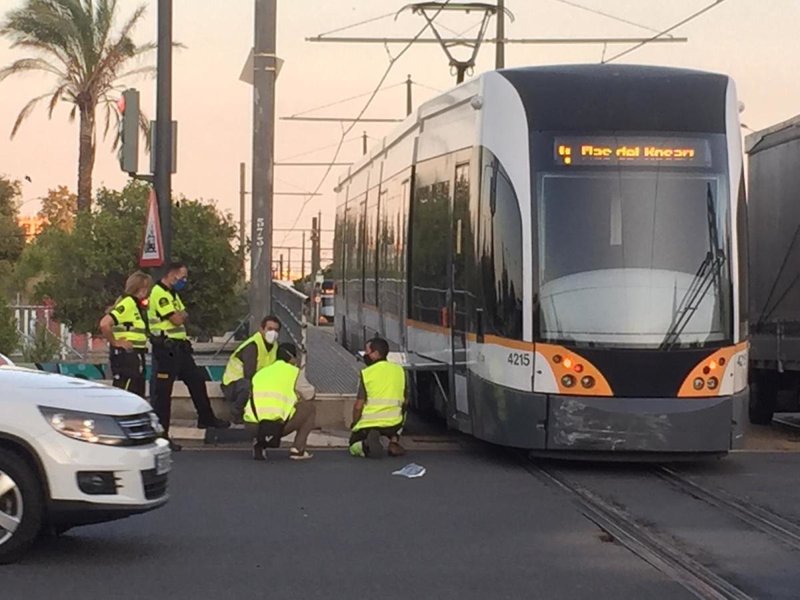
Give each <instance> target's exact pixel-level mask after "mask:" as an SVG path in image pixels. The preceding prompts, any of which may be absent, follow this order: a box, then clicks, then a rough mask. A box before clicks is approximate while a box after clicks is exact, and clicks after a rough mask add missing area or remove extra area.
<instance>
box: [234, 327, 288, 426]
mask: <svg viewBox="0 0 800 600" xmlns="http://www.w3.org/2000/svg"><path fill="white" fill-rule="evenodd" d="M280 331H281V322H280V321H279V320H278V317H275V316H272V315H270V316H268V317H264V319H262V321H261V328H260V329H259V330H258V331H257V332H256V333H254V334H253V335H251V336H250V337H249V338H247V339H246V340H245V341H244V342H242V344H241V345H240V346H239V347H238V348H236V350H234V352H233V354H232V355H231V357H230V359H228V365H227V366H226V367H225V373H224V375H223V376H222V393H223V394H224V395H225V400H227V401H228V402H229V403H230V407H231V420H232V421H233V422H234V423H241V422H242V412H243V411H244V405H245V404H246V403H247V400H248V399H249V398H250V391H251V389H252V386H251V380H252V379H253V375H255V374H256V373H257V372H258V371H260V370H261V369H263V368H264V367H268V366H269V365H271V364H272V363H274V362H275V361H276V360H277V357H278V335H280Z"/></svg>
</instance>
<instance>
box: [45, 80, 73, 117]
mask: <svg viewBox="0 0 800 600" xmlns="http://www.w3.org/2000/svg"><path fill="white" fill-rule="evenodd" d="M68 87H69V84H63V85H61V86H59V87H58V89H56V91H55V92H53V97H52V98H50V104H49V106H48V107H47V118H48V119H52V118H53V111H54V110H55V109H56V106H57V105H58V101H59V100H61V99H62V98H63V97H64V93H65V92H66V91H67V88H68Z"/></svg>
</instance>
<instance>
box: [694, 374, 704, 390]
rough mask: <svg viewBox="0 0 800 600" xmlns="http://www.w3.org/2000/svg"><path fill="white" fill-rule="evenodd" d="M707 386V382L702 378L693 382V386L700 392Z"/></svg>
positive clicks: (697, 378)
mask: <svg viewBox="0 0 800 600" xmlns="http://www.w3.org/2000/svg"><path fill="white" fill-rule="evenodd" d="M705 384H706V382H705V381H703V378H702V377H696V378H695V380H694V381H693V382H692V385H693V386H694V389H696V390H698V391H699V390H702V389H703V387H705Z"/></svg>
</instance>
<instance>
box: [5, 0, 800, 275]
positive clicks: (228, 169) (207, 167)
mask: <svg viewBox="0 0 800 600" xmlns="http://www.w3.org/2000/svg"><path fill="white" fill-rule="evenodd" d="M709 3H710V0H672V1H670V2H663V1H661V0H506V5H507V8H508V9H509V10H510V11H511V12H512V13H513V14H514V17H515V19H514V22H513V23H509V24H508V25H507V30H506V31H507V33H506V35H507V37H509V38H522V37H539V38H542V37H547V38H553V37H564V38H566V37H609V36H623V37H631V36H635V37H641V36H644V37H649V36H651V35H653V32H652V30H656V31H659V30H663V29H666V28H667V27H670V26H671V25H673V24H675V23H677V22H679V21H680V20H682V19H683V18H685V17H687V16H688V15H690V14H692V13H693V12H695V11H697V10H699V9H701V8H702V7H703V6H705V5H707V4H709ZM22 4H23V2H22V0H0V18H3V17H4V15H5V14H6V13H7V12H8V10H10V9H14V8H17V7H19V6H21V5H22ZM140 4H142V2H141V1H139V0H119V1H118V5H119V8H120V10H121V14H122V15H128V14H130V13H131V12H132V11H133V10H134V9H135V8H136V7H137V6H139V5H140ZM144 4H145V5H146V6H147V13H146V17H145V19H144V20H143V21H142V23H141V25H140V27H139V28H138V29H137V30H136V31H135V32H134V39H135V41H136V42H138V43H144V42H149V41H152V40H154V39H155V38H156V4H157V2H156V0H150V1H149V2H145V3H144ZM404 4H405V0H278V24H277V28H278V55H279V56H280V57H281V58H283V59H284V60H285V64H284V66H283V69H282V71H281V73H280V76H279V78H278V82H277V109H276V111H277V117H278V118H279V120H278V121H277V126H276V138H275V139H276V141H275V147H276V150H275V152H276V158H277V160H279V161H281V160H283V161H286V160H288V159H291V160H293V161H316V162H322V161H328V160H330V159H331V158H332V155H333V151H334V149H335V145H336V143H337V142H338V141H339V139H340V137H341V126H340V124H338V123H324V124H319V123H304V122H296V121H285V120H280V117H285V116H289V115H293V114H297V113H301V112H304V111H308V110H309V109H314V108H316V107H320V106H323V105H327V104H331V103H333V102H337V101H339V100H342V99H345V98H349V97H353V96H357V95H360V94H365V93H369V92H371V91H372V90H373V89H374V88H375V86H376V85H377V84H378V81H379V80H380V78H381V76H382V75H383V74H384V72H385V70H386V68H387V67H388V65H389V55H388V54H387V50H386V48H384V47H383V46H382V45H380V44H377V45H339V44H321V43H310V42H307V41H306V38H308V37H312V36H316V35H319V34H322V33H325V32H329V31H332V30H335V29H338V28H344V27H347V26H349V25H352V24H354V23H358V22H361V21H365V20H368V19H371V18H373V17H380V16H382V15H387V14H390V13H394V12H395V11H397V10H399V9H400V8H402V6H403V5H404ZM574 4H580V5H582V6H584V7H587V8H589V9H593V10H595V11H602V12H606V13H609V14H613V15H615V16H618V17H621V18H623V19H625V20H628V21H630V22H633V23H635V25H633V24H627V23H622V22H620V21H617V20H613V19H610V18H608V17H605V16H601V15H598V14H595V13H593V12H590V11H589V10H584V9H581V8H578V7H576V6H574ZM253 5H254V2H253V0H225V1H220V0H174V39H175V40H176V41H179V42H181V43H182V44H183V46H184V48H182V49H180V50H177V51H176V52H175V56H174V63H173V71H174V74H173V77H174V81H173V86H174V92H173V95H174V99H173V118H174V119H176V120H177V121H178V123H179V125H178V129H179V134H178V158H177V169H178V172H177V173H176V174H175V175H174V176H173V180H172V181H173V190H174V192H175V193H177V194H183V195H185V196H187V197H190V198H202V199H206V200H208V201H213V202H215V203H216V204H217V206H218V207H219V208H221V209H222V210H224V211H228V212H231V213H233V214H234V215H236V218H237V219H238V211H239V189H238V188H239V163H240V162H245V163H247V164H248V189H249V187H250V180H249V169H250V166H249V163H250V156H251V152H252V133H251V132H252V94H253V92H252V88H251V86H250V85H248V84H247V83H244V82H242V81H240V80H239V77H240V74H241V72H242V67H243V66H244V62H245V60H246V58H247V55H248V52H249V50H250V48H251V47H252V45H253ZM479 21H480V15H477V14H476V13H474V12H473V13H470V14H468V15H467V14H464V13H457V14H456V13H453V14H449V15H447V16H446V17H444V16H443V17H441V20H440V23H441V25H443V26H445V27H448V28H449V29H451V30H454V31H456V32H462V31H464V30H467V29H468V28H469V27H471V26H475V25H476V24H477V23H478V22H479ZM797 23H800V2H798V1H797V0H724V1H723V2H721V3H720V4H719V5H718V6H716V7H714V8H713V9H712V10H710V11H709V12H707V13H706V14H704V15H703V16H701V17H699V18H698V19H696V20H694V21H692V22H690V23H688V24H686V25H685V26H683V27H681V28H679V29H677V30H675V31H674V32H673V35H675V36H681V37H684V36H685V37H687V38H688V42H687V43H684V44H678V43H675V44H660V45H656V44H652V45H646V46H644V47H642V48H640V49H638V50H636V51H635V52H632V53H630V54H628V55H627V56H625V57H624V58H622V59H621V60H620V61H619V62H622V63H632V64H649V65H665V66H676V67H687V68H695V69H702V70H708V71H715V72H721V73H726V74H729V75H731V76H732V77H733V78H734V79H735V81H736V83H737V88H738V91H739V97H740V100H741V101H742V102H743V103H744V105H745V110H744V112H743V114H742V117H741V118H742V122H743V123H745V124H746V125H747V126H749V127H750V128H753V129H760V128H764V127H767V126H769V125H772V124H774V123H776V122H779V121H782V120H785V119H787V118H790V117H792V116H794V115H795V114H797V113H800V77H798V76H797V73H798V72H800V36H799V35H798V32H797ZM423 24H424V21H423V20H422V17H420V16H417V15H413V14H411V13H410V12H404V13H400V14H399V16H397V18H396V19H395V18H394V16H388V17H386V18H383V19H380V20H376V21H374V22H371V23H368V24H366V25H362V26H359V27H355V28H352V29H348V30H345V31H342V32H340V33H338V34H337V35H347V36H380V37H391V36H413V35H415V34H416V33H417V32H418V31H419V29H420V28H421V27H422V25H423ZM490 29H491V30H493V29H494V24H493V23H492V25H491V26H490ZM474 31H475V29H472V30H471V33H473V34H474ZM443 32H444V33H445V34H446V35H450V32H448V31H447V30H446V29H445V30H443ZM492 34H493V32H492ZM427 35H428V36H430V33H428V34H427ZM627 47H629V46H617V45H610V46H609V47H608V48H607V49H606V50H605V52H606V56H607V57H608V56H611V55H612V54H614V53H616V52H618V51H620V50H623V49H625V48H627ZM401 48H402V46H392V47H390V51H393V52H394V53H395V54H396V53H397V52H398V51H399V50H400V49H401ZM603 52H604V48H603V47H602V46H601V45H525V46H522V45H512V46H509V47H508V48H507V50H506V64H507V66H509V67H513V66H529V65H545V64H561V63H596V62H599V61H600V59H601V57H602V56H603ZM22 56H24V54H22V53H21V52H19V51H15V50H12V49H10V48H9V44H8V42H7V41H6V40H4V39H2V38H0V65H1V66H5V65H7V64H9V63H10V62H11V61H13V60H15V59H17V58H20V57H22ZM149 60H150V62H152V63H154V61H155V55H153V56H152V57H151V58H150V59H149ZM492 68H494V46H492V45H488V44H487V45H485V46H484V47H483V48H482V49H481V52H480V54H479V58H478V63H477V66H476V69H475V74H479V73H481V72H484V71H487V70H490V69H492ZM409 74H410V75H411V77H412V79H413V80H414V81H415V82H417V83H418V84H419V85H415V86H414V103H415V104H418V103H420V102H423V101H425V100H427V99H429V98H431V97H433V96H435V95H436V94H437V93H438V91H437V90H444V89H447V88H449V87H452V85H454V81H455V79H454V77H453V76H452V75H451V73H450V70H449V67H448V62H447V59H446V58H445V55H444V53H443V51H442V50H441V49H440V48H439V47H438V46H436V45H432V44H431V45H417V46H415V47H413V48H411V49H410V51H409V52H408V53H406V54H405V55H404V56H403V57H402V58H401V59H400V60H398V61H396V63H395V64H394V67H393V68H392V70H391V72H390V74H389V76H388V78H387V81H386V87H389V86H394V87H391V89H387V90H386V91H382V92H380V93H379V94H378V96H377V97H376V99H375V101H374V102H373V103H372V104H371V106H370V108H369V110H368V112H367V113H366V116H368V117H392V118H401V117H403V116H405V90H404V88H403V87H402V86H401V85H400V84H401V83H402V82H403V81H404V80H405V78H406V76H407V75H409ZM51 85H52V81H50V80H48V78H47V77H46V76H41V77H40V76H38V75H36V76H31V75H26V76H23V77H14V78H10V79H7V80H6V81H4V82H2V83H0V174H4V175H7V176H10V177H12V178H14V179H19V180H21V181H22V182H23V205H22V207H21V212H22V213H23V214H33V213H35V212H36V211H37V210H38V204H39V203H38V199H39V198H40V197H42V196H43V195H45V194H46V193H47V190H48V189H50V188H54V187H56V186H58V185H67V186H69V187H70V188H71V189H73V190H74V189H75V188H76V183H77V181H76V180H77V151H78V131H77V124H76V123H70V122H69V120H68V118H67V116H68V112H69V107H68V106H67V105H65V106H64V107H63V108H59V109H57V110H56V112H55V114H54V116H53V119H52V120H48V118H47V111H46V108H44V107H42V108H40V109H38V110H37V112H35V113H34V115H33V116H32V117H31V118H29V119H28V121H27V122H26V123H25V124H24V125H23V127H22V129H21V130H20V132H19V133H18V134H17V136H16V137H15V138H14V140H11V139H9V134H10V132H11V128H12V126H13V123H14V120H15V119H16V115H17V114H18V112H19V110H20V109H21V108H22V106H23V105H24V104H25V103H26V102H27V100H28V99H30V98H32V97H33V96H35V95H38V94H42V93H45V92H47V91H48V90H49V89H50V87H51ZM131 85H132V86H133V87H136V88H138V89H139V90H140V91H141V94H142V96H141V98H142V107H143V109H144V110H145V111H146V112H147V114H148V115H149V116H151V117H152V118H154V117H155V82H154V81H151V80H141V79H140V80H134V81H131ZM365 102H366V98H364V97H362V98H359V99H355V100H351V101H349V102H346V103H342V104H337V105H335V106H331V107H328V108H324V109H320V110H316V111H313V112H311V113H310V114H311V115H315V116H334V117H353V116H355V115H356V114H357V113H358V112H359V111H360V110H361V108H362V107H363V105H364V103H365ZM392 127H393V126H392V125H391V124H372V123H365V124H358V125H356V127H355V128H354V129H353V131H352V132H351V134H350V135H349V136H348V138H347V140H346V142H345V144H344V146H343V150H342V153H341V155H340V157H339V160H340V161H343V162H349V161H354V160H357V159H358V157H359V155H360V154H361V142H360V137H361V134H362V133H363V132H366V133H367V134H368V135H369V136H370V138H371V142H370V143H376V140H378V139H380V138H381V137H382V136H384V135H386V134H388V133H389V132H390V131H391V129H392ZM318 148H324V149H322V150H318V151H316V152H313V151H314V150H315V149H318ZM148 165H149V158H148V157H147V156H145V155H144V151H143V150H142V156H141V158H140V171H144V170H146V168H147V166H148ZM342 171H343V169H341V168H336V169H334V170H333V172H332V173H331V174H330V176H329V177H328V178H327V180H325V181H324V182H322V185H321V189H320V192H321V194H322V195H320V196H318V197H314V198H311V199H310V200H309V201H308V202H305V201H304V198H303V197H297V196H278V197H276V199H275V224H274V226H275V227H276V228H288V227H290V226H291V225H292V224H293V223H294V222H295V221H296V220H297V219H298V217H299V224H298V227H306V228H307V227H310V225H311V218H312V216H315V215H317V214H318V213H321V215H322V226H323V229H329V228H331V226H332V223H333V216H334V212H335V204H336V200H335V194H334V193H333V188H334V186H335V184H336V181H337V179H338V178H339V176H340V175H341V174H342ZM323 173H324V169H321V168H293V167H278V168H276V173H275V178H276V180H275V190H276V192H309V191H312V190H314V189H315V188H316V187H317V186H318V185H319V184H320V182H321V178H322V176H323ZM26 176H27V177H30V179H31V181H30V182H28V181H26V180H25V179H24V178H25V177H26ZM126 179H127V175H125V174H124V173H122V172H121V171H120V169H119V165H118V163H117V160H116V156H115V153H114V152H113V151H112V149H111V139H110V138H109V139H108V140H106V141H104V140H103V139H102V137H101V138H100V139H99V140H98V148H97V160H96V166H95V170H94V186H95V188H97V187H99V186H109V187H114V188H119V187H121V186H123V185H124V184H125V182H126ZM248 206H249V201H248ZM248 210H249V208H248ZM301 210H302V213H301ZM247 222H248V235H249V216H248V219H247ZM331 237H332V234H330V233H325V234H324V235H323V246H324V247H325V246H331V245H332V244H331ZM273 243H274V245H275V246H288V245H293V246H299V245H300V243H301V234H299V233H298V234H284V233H282V232H276V234H275V239H274V242H273ZM278 252H279V251H278V250H276V252H275V254H276V255H275V258H276V259H277V254H278ZM295 256H297V254H295ZM295 260H296V259H295Z"/></svg>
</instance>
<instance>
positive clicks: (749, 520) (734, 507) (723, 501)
mask: <svg viewBox="0 0 800 600" xmlns="http://www.w3.org/2000/svg"><path fill="white" fill-rule="evenodd" d="M655 473H656V475H657V476H658V477H660V478H661V479H663V480H665V481H667V482H669V483H670V484H671V485H673V486H675V487H676V488H678V489H679V490H681V491H683V492H685V493H687V494H689V495H691V496H693V497H695V498H697V499H698V500H702V501H703V502H706V503H707V504H710V505H711V506H714V507H717V508H719V509H721V510H723V511H725V512H726V513H728V514H730V515H732V516H733V517H735V518H736V519H738V520H740V521H742V522H743V523H746V524H747V525H749V526H750V527H752V528H754V529H756V530H758V531H760V532H761V533H764V534H766V535H767V536H769V537H771V538H773V539H775V540H779V541H780V542H783V543H784V544H786V545H787V546H789V547H791V548H793V549H795V550H800V525H798V524H797V523H795V522H793V521H790V520H789V519H786V518H785V517H783V516H781V515H779V514H777V513H775V512H773V511H772V510H770V509H768V508H765V507H763V506H758V505H756V504H753V503H752V502H749V501H747V500H744V499H742V498H738V497H736V496H734V495H733V494H730V493H728V492H726V491H724V490H720V489H714V490H712V489H710V488H708V487H705V486H702V485H700V484H699V483H697V482H695V481H692V480H690V479H688V478H687V477H684V476H683V475H681V474H680V473H678V472H676V471H673V470H672V469H670V468H668V467H658V468H657V469H656V470H655Z"/></svg>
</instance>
